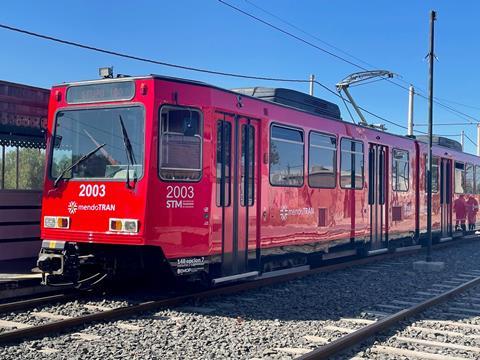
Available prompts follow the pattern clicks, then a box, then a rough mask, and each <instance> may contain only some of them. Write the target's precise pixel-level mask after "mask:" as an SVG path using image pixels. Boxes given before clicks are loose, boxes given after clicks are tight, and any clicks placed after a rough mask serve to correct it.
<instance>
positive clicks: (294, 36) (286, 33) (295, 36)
mask: <svg viewBox="0 0 480 360" xmlns="http://www.w3.org/2000/svg"><path fill="white" fill-rule="evenodd" d="M218 1H219V2H220V3H222V4H223V5H225V6H228V7H230V8H232V9H234V10H235V11H238V12H240V13H242V14H243V15H245V16H248V17H250V18H252V19H254V20H256V21H259V22H261V23H262V24H264V25H267V26H268V27H271V28H273V29H275V30H277V31H280V32H281V33H283V34H285V35H287V36H290V37H291V38H294V39H296V40H298V41H301V42H303V43H305V44H307V45H309V46H312V47H314V48H315V49H317V50H320V51H322V52H324V53H326V54H328V55H330V56H333V57H334V58H337V59H338V60H341V61H344V62H346V63H347V64H350V65H352V66H355V67H356V68H359V69H362V70H365V71H366V70H368V69H367V68H364V67H362V66H360V65H358V64H355V63H354V62H352V61H350V60H348V59H345V58H343V57H341V56H340V55H337V54H334V53H333V52H331V51H328V50H327V49H324V48H322V47H320V46H317V45H315V44H314V43H312V42H310V41H308V40H305V39H303V38H301V37H300V36H297V35H295V34H292V33H291V32H289V31H287V30H284V29H282V28H280V27H278V26H275V25H273V24H271V23H269V22H268V21H265V20H263V19H260V18H259V17H257V16H255V15H252V14H250V13H248V12H246V11H244V10H242V9H240V8H238V7H236V6H234V5H232V4H229V3H227V2H225V1H223V0H218Z"/></svg>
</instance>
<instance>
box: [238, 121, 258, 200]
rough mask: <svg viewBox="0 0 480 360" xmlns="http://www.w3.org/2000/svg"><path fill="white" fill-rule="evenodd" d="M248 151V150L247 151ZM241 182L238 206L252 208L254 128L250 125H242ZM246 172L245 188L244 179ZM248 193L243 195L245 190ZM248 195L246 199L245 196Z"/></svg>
mask: <svg viewBox="0 0 480 360" xmlns="http://www.w3.org/2000/svg"><path fill="white" fill-rule="evenodd" d="M247 132H248V135H247ZM247 149H248V150H247ZM241 166H242V170H241V174H242V175H241V182H240V205H241V206H245V200H247V201H246V202H247V205H248V206H252V205H253V203H254V193H253V192H254V186H253V185H254V171H255V128H254V127H253V126H252V125H245V124H244V125H242V161H241ZM247 172H248V180H247V184H248V185H247V186H245V177H246V175H247ZM246 187H247V188H248V193H247V194H245V188H246ZM246 195H248V199H246V198H247V196H246Z"/></svg>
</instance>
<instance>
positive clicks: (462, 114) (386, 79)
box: [217, 0, 479, 122]
mask: <svg viewBox="0 0 480 360" xmlns="http://www.w3.org/2000/svg"><path fill="white" fill-rule="evenodd" d="M217 1H218V2H220V3H221V4H223V5H225V6H228V7H230V8H232V9H234V10H235V11H237V12H240V13H242V14H243V15H245V16H248V17H250V18H252V19H254V20H256V21H258V22H261V23H262V24H264V25H266V26H268V27H270V28H273V29H275V30H277V31H280V32H282V33H283V34H285V35H287V36H289V37H292V38H294V39H296V40H298V41H301V42H303V43H305V44H307V45H309V46H312V47H314V48H316V49H317V50H320V51H322V52H324V53H326V54H328V55H331V56H333V57H335V58H337V59H338V60H341V61H343V62H345V63H348V64H350V65H352V66H354V67H356V68H358V69H361V70H364V71H368V70H369V69H367V68H365V67H364V66H361V65H359V64H357V63H354V62H352V61H350V60H348V59H345V58H344V57H342V56H339V55H337V54H334V53H332V52H331V51H328V50H326V49H324V48H322V47H320V46H317V45H315V44H313V43H311V42H310V41H308V40H305V39H303V38H301V37H300V36H297V35H295V34H293V33H291V32H289V31H287V30H284V29H282V28H280V27H278V26H276V25H274V24H271V23H269V22H268V21H266V20H264V19H261V18H259V17H257V16H255V15H253V14H250V13H249V12H247V11H245V10H242V9H240V8H239V7H237V6H234V5H232V4H230V3H228V2H226V1H224V0H217ZM245 1H246V2H247V3H249V4H251V5H253V6H255V7H256V8H258V9H260V10H261V11H263V12H265V13H267V14H269V15H270V16H273V17H274V18H276V19H278V20H280V21H282V22H284V23H286V24H288V25H289V26H292V27H293V28H295V29H297V30H299V31H301V32H303V33H304V34H307V35H309V36H312V37H314V38H315V39H316V40H317V41H321V42H322V43H324V44H326V45H328V46H332V45H330V44H328V43H326V42H325V41H323V40H320V39H319V38H318V37H315V36H313V35H311V34H310V33H308V32H306V31H304V30H301V29H300V28H299V27H298V26H295V25H293V24H291V23H289V22H287V21H286V20H283V19H281V18H280V17H279V16H277V15H274V14H272V13H271V12H269V11H267V10H265V9H263V8H261V7H259V6H257V5H254V4H253V3H252V2H251V1H248V0H245ZM337 51H341V52H343V53H345V54H347V55H348V56H351V57H353V56H352V55H350V54H348V53H346V52H345V51H343V50H339V49H338V48H337ZM355 59H357V60H359V59H358V58H356V57H355ZM359 61H361V62H362V63H365V64H368V63H367V62H365V61H363V60H359ZM368 65H370V66H372V65H371V64H368ZM383 80H385V81H387V82H389V83H391V84H393V85H396V86H398V87H400V88H402V89H404V90H407V91H409V88H408V87H406V86H403V85H401V84H399V83H397V82H395V81H393V80H392V79H389V78H383ZM400 81H402V82H405V83H407V84H408V82H406V81H404V80H402V79H400ZM415 87H416V85H415ZM416 88H417V89H419V88H418V87H416ZM415 96H418V97H420V98H423V99H425V100H428V96H425V95H423V94H421V93H419V92H415ZM433 101H434V102H435V104H437V105H439V106H441V107H443V108H444V109H446V110H447V111H448V112H450V113H453V114H455V115H457V116H459V117H461V118H463V119H464V120H469V119H472V120H474V121H477V120H475V117H473V116H471V115H468V114H466V113H464V112H462V111H459V110H457V109H455V108H452V107H451V106H448V105H445V104H443V103H441V102H440V101H438V99H437V100H436V98H434V100H433ZM477 122H479V121H477Z"/></svg>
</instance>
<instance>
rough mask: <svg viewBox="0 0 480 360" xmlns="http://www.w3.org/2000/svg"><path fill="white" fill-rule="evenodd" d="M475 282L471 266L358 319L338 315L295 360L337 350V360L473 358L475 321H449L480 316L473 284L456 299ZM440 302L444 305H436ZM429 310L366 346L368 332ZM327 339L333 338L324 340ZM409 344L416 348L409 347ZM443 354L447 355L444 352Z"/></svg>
mask: <svg viewBox="0 0 480 360" xmlns="http://www.w3.org/2000/svg"><path fill="white" fill-rule="evenodd" d="M478 285H480V270H471V271H469V272H466V273H461V274H457V275H456V276H455V277H454V278H452V279H450V280H446V281H443V282H441V283H438V284H433V285H432V286H431V288H430V289H428V290H424V291H418V292H417V293H416V294H415V295H414V296H413V297H410V298H408V299H400V300H393V301H392V302H391V303H389V304H378V305H376V306H375V308H374V309H372V310H367V311H365V312H364V313H363V314H362V316H361V317H359V318H341V319H340V320H339V321H337V322H336V323H335V324H331V325H326V326H325V327H324V330H326V331H327V332H329V333H327V334H325V336H322V337H315V338H312V339H311V341H315V342H317V343H321V344H322V345H321V346H320V347H318V348H316V349H315V350H313V351H311V352H308V353H306V354H304V355H302V356H300V357H299V358H298V360H313V359H315V360H321V359H331V358H333V357H335V356H340V354H343V356H342V357H341V358H342V359H343V358H351V359H355V360H359V359H365V358H368V359H371V358H378V359H386V358H389V357H391V358H408V359H410V358H411V359H429V360H465V359H478V357H479V356H480V346H472V345H471V343H470V342H473V343H479V342H480V335H479V334H480V325H477V324H470V323H467V322H462V321H452V320H451V319H452V318H454V319H461V318H464V317H469V316H478V315H480V289H474V291H473V293H472V294H468V295H463V297H462V298H460V299H459V298H458V297H459V296H460V295H461V294H462V293H465V292H467V291H468V290H471V289H472V288H473V287H476V286H478ZM452 299H453V301H452ZM445 302H446V304H445V306H443V308H441V309H437V308H436V306H438V305H440V304H442V303H445ZM429 309H430V310H431V309H434V310H436V313H435V316H434V317H435V318H436V320H432V319H418V320H414V321H410V322H408V323H407V324H403V327H402V326H400V327H399V330H398V331H397V332H396V333H395V334H393V335H392V336H389V337H388V338H387V340H386V341H385V340H380V341H378V339H377V341H375V343H374V344H373V345H371V343H372V342H373V341H374V340H375V338H374V339H373V340H372V337H374V336H376V335H378V334H380V333H385V332H389V331H390V332H391V331H392V330H396V328H397V327H398V326H399V323H400V322H402V321H403V320H406V319H409V318H412V317H415V316H417V315H419V314H420V313H423V312H425V311H426V310H429ZM394 311H395V312H394ZM427 317H428V316H427ZM465 332H466V333H468V334H465ZM432 335H433V337H434V338H435V339H434V340H432ZM438 336H439V337H441V338H442V340H441V341H439V340H438V339H437V337H438ZM329 338H334V339H335V340H333V341H329V340H328V339H329ZM465 340H467V344H465ZM367 342H368V344H367V345H365V343H367ZM462 342H463V343H462ZM362 343H363V344H364V345H363V347H361V348H360V350H359V351H355V347H356V346H357V347H359V345H360V344H362ZM412 346H414V347H415V350H412V349H411V347H412ZM352 348H353V349H354V350H353V351H352ZM347 351H350V352H351V356H347V355H346V354H345V352H347ZM446 353H448V355H445V354H446Z"/></svg>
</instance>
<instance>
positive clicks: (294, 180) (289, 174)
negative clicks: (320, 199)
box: [270, 125, 304, 187]
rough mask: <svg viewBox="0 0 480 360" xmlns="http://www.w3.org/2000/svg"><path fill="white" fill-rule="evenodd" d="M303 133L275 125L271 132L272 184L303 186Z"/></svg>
mask: <svg viewBox="0 0 480 360" xmlns="http://www.w3.org/2000/svg"><path fill="white" fill-rule="evenodd" d="M303 144H304V142H303V132H302V131H300V130H296V129H291V128H286V127H283V126H277V125H273V126H272V127H271V130H270V183H271V184H272V185H277V186H297V187H298V186H302V185H303V168H304V158H303Z"/></svg>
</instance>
